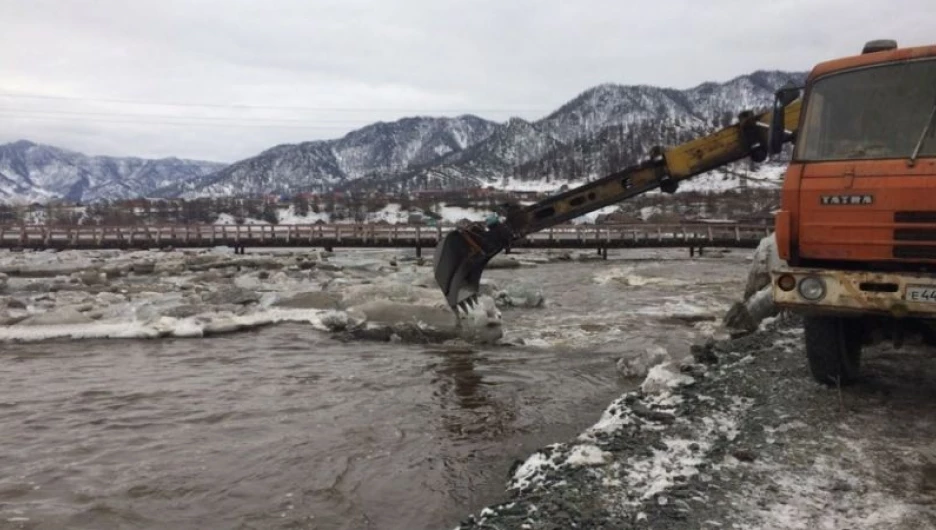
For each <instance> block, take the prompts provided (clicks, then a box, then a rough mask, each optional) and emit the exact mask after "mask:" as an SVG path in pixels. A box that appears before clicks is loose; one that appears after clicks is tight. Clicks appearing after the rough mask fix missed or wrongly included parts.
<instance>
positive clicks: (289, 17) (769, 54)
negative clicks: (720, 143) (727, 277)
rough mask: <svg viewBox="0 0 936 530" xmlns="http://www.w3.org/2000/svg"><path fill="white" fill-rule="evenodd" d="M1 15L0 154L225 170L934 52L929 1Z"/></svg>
mask: <svg viewBox="0 0 936 530" xmlns="http://www.w3.org/2000/svg"><path fill="white" fill-rule="evenodd" d="M0 21H2V25H0V28H2V29H0V142H7V141H13V140H17V139H30V140H33V141H37V142H43V143H49V144H53V145H57V146H60V147H65V148H68V149H73V150H77V151H82V152H86V153H89V154H109V155H121V156H122V155H136V156H145V157H159V156H179V157H185V158H200V159H208V160H218V161H224V162H228V161H234V160H237V159H240V158H244V157H247V156H251V155H253V154H256V153H258V152H260V151H262V150H263V149H266V148H268V147H271V146H273V145H276V144H279V143H286V142H289V143H294V142H300V141H305V140H314V139H322V138H335V137H340V136H342V135H343V134H345V133H347V132H348V131H350V130H352V129H355V128H358V127H361V126H363V125H365V124H367V123H371V122H373V121H378V120H384V121H389V120H393V119H397V118H399V117H403V116H408V115H414V114H420V115H458V114H465V113H472V114H477V115H479V116H482V117H485V118H488V119H493V120H498V121H503V120H505V119H506V118H508V117H510V116H521V117H524V118H527V119H536V118H539V117H542V116H543V115H546V114H548V113H549V112H550V111H551V110H553V109H555V108H556V107H558V106H559V105H561V104H562V103H564V102H565V101H567V100H569V99H571V98H572V97H574V96H575V95H576V94H578V93H579V92H581V91H583V90H584V89H586V88H588V87H590V86H594V85H596V84H599V83H604V82H613V83H623V84H654V85H665V86H671V87H676V88H688V87H691V86H694V85H697V84H699V83H701V82H704V81H709V80H711V81H724V80H727V79H730V78H732V77H734V76H737V75H741V74H744V73H749V72H751V71H754V70H757V69H783V70H808V69H809V68H811V67H812V65H813V64H814V63H815V62H818V61H822V60H826V59H829V58H834V57H836V56H841V55H850V54H854V53H856V52H858V51H860V49H861V46H862V44H863V43H864V42H865V41H867V40H869V39H873V38H894V39H897V40H898V42H899V44H900V45H920V44H930V43H934V42H936V40H934V37H933V28H934V27H936V1H934V0H889V1H885V2H861V1H857V2H856V1H855V0H764V1H760V2H758V1H751V0H704V1H703V0H693V1H690V0H678V1H677V0H654V1H642V2H632V1H626V0H459V1H449V0H262V1H261V0H0ZM27 96H29V97H27ZM39 96H44V97H39ZM166 103H169V104H171V105H166Z"/></svg>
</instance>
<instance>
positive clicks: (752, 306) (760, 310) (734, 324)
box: [722, 285, 779, 333]
mask: <svg viewBox="0 0 936 530" xmlns="http://www.w3.org/2000/svg"><path fill="white" fill-rule="evenodd" d="M778 312H779V311H778V310H777V307H776V306H775V305H774V303H773V294H772V293H771V289H770V286H769V285H768V286H767V287H764V288H763V289H761V290H760V291H758V292H757V293H755V294H754V296H752V297H750V298H748V299H747V300H746V301H744V302H736V303H735V304H734V305H732V306H731V308H730V309H729V310H728V312H727V313H726V314H725V318H724V319H723V321H722V322H723V324H724V325H725V327H726V328H728V329H730V330H740V331H744V332H748V333H749V332H753V331H756V330H757V327H758V326H759V325H760V323H761V321H762V320H764V319H765V318H767V317H771V316H775V315H776V314H777V313H778Z"/></svg>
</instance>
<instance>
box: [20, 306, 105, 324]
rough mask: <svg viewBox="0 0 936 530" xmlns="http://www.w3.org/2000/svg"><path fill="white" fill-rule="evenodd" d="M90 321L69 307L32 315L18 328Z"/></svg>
mask: <svg viewBox="0 0 936 530" xmlns="http://www.w3.org/2000/svg"><path fill="white" fill-rule="evenodd" d="M89 322H92V320H91V319H90V318H89V317H87V316H86V315H83V314H82V313H80V312H78V311H76V310H75V309H74V308H71V307H63V308H60V309H55V310H52V311H49V312H47V313H41V314H38V315H32V316H29V317H27V318H25V319H23V321H22V322H20V323H19V324H18V325H20V326H60V325H64V324H87V323H89Z"/></svg>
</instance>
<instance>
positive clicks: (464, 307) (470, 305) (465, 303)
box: [458, 294, 478, 313]
mask: <svg viewBox="0 0 936 530" xmlns="http://www.w3.org/2000/svg"><path fill="white" fill-rule="evenodd" d="M477 304H478V295H476V294H472V295H471V296H469V297H468V298H465V299H464V300H462V301H461V302H458V311H460V312H462V313H468V312H469V311H471V310H472V309H474V308H475V306H476V305H477Z"/></svg>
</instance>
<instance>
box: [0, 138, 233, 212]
mask: <svg viewBox="0 0 936 530" xmlns="http://www.w3.org/2000/svg"><path fill="white" fill-rule="evenodd" d="M222 167H224V164H218V163H215V162H203V161H197V160H180V159H178V158H162V159H158V160H147V159H142V158H121V157H110V156H87V155H83V154H81V153H76V152H73V151H66V150H65V149H59V148H57V147H51V146H48V145H41V144H35V143H32V142H28V141H25V140H21V141H18V142H13V143H9V144H3V145H0V202H43V201H47V200H50V199H67V200H69V201H85V202H87V201H94V200H99V199H124V198H131V197H137V196H140V195H147V194H149V193H150V192H151V191H153V190H155V189H159V188H164V187H165V186H167V185H169V184H172V183H174V182H179V181H187V180H191V179H194V178H197V177H202V176H204V175H208V174H211V173H213V172H216V171H218V170H219V169H221V168H222Z"/></svg>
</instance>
